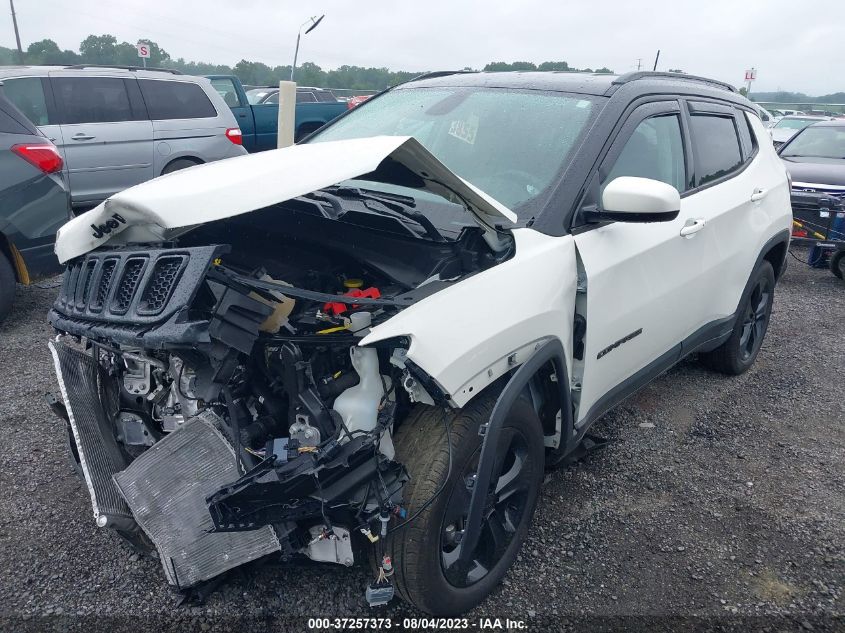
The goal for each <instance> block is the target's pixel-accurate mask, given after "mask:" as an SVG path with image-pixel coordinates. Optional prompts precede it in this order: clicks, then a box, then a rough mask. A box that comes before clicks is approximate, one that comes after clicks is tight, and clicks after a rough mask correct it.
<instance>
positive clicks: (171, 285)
mask: <svg viewBox="0 0 845 633" xmlns="http://www.w3.org/2000/svg"><path fill="white" fill-rule="evenodd" d="M227 250H228V249H227V247H225V246H221V245H209V246H189V247H183V248H178V247H177V248H168V247H148V248H143V249H137V250H136V249H131V248H121V249H115V250H110V251H96V252H93V253H89V254H88V255H86V256H85V257H81V258H79V259H78V260H77V261H75V262H73V263H71V264H69V265H68V267H67V270H66V271H65V277H64V282H63V284H62V289H61V292H60V293H59V296H58V298H57V299H56V301H55V303H54V304H53V310H52V311H51V313H50V322H51V323H53V324H54V325H55V324H56V323H58V322H60V321H62V319H69V321H67V322H65V323H64V325H63V326H62V327H65V328H67V327H69V326H70V324H71V323H77V324H80V325H79V328H78V330H75V331H77V332H89V331H90V332H92V333H93V332H94V330H93V329H91V328H92V327H94V326H95V325H96V326H97V327H99V325H103V326H105V325H106V324H107V325H108V327H109V328H112V329H114V330H115V331H117V330H120V331H124V330H126V331H127V332H129V331H135V332H136V333H137V332H139V331H150V330H149V327H150V326H152V325H158V324H160V323H162V322H163V321H165V320H167V319H170V318H171V317H173V316H174V315H176V313H177V312H181V311H182V310H183V309H185V308H187V307H188V306H189V305H190V304H191V302H192V301H193V299H194V296H195V295H196V292H197V290H198V289H199V288H200V286H201V285H202V283H203V280H204V279H205V276H206V274H207V272H208V269H209V267H211V266H212V262H213V261H214V259H215V258H216V257H218V256H219V255H220V254H221V253H223V252H227ZM179 323H180V327H181V323H182V321H180V322H179ZM81 324H87V325H81ZM185 327H190V326H188V325H186V326H185ZM121 328H123V330H121ZM127 328H128V329H127ZM64 331H69V330H67V329H65V330H64Z"/></svg>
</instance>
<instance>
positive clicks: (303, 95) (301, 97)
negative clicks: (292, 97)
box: [296, 90, 317, 103]
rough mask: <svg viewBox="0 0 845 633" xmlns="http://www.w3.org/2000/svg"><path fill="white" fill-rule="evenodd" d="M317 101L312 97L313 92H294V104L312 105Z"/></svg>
mask: <svg viewBox="0 0 845 633" xmlns="http://www.w3.org/2000/svg"><path fill="white" fill-rule="evenodd" d="M316 100H317V97H315V96H314V93H313V92H305V91H300V90H297V91H296V102H297V103H312V102H314V101H316Z"/></svg>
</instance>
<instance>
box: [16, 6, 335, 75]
mask: <svg viewBox="0 0 845 633" xmlns="http://www.w3.org/2000/svg"><path fill="white" fill-rule="evenodd" d="M9 1H10V2H11V0H9ZM324 17H326V15H325V14H323V15H321V16H320V17H319V18H318V17H317V16H314V15H312V16H311V17H310V18H308V19H307V20H305V22H303V23H302V24H301V25H300V27H299V32H298V33H297V34H296V49H294V52H293V66H291V67H290V80H291V81H293V75H294V72H296V58H297V57H299V40H300V39H301V38H302V28H303V27H304V26H305V25H307V24H310V25H311V26H309V27H308V28H307V29H306V31H305V35H308V34H309V33H310V32H311V31H313V30H314V29H316V28H317V25H318V24H319V23H320V22H322V21H323V18H324Z"/></svg>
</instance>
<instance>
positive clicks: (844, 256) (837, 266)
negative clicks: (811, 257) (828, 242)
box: [830, 248, 845, 279]
mask: <svg viewBox="0 0 845 633" xmlns="http://www.w3.org/2000/svg"><path fill="white" fill-rule="evenodd" d="M830 272H832V273H833V274H834V275H836V276H837V277H839V278H840V279H845V248H840V249H839V250H838V251H836V252H835V253H834V254H833V255H831V256H830Z"/></svg>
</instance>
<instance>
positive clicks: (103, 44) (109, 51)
mask: <svg viewBox="0 0 845 633" xmlns="http://www.w3.org/2000/svg"><path fill="white" fill-rule="evenodd" d="M79 55H80V57H81V58H82V61H83V62H85V63H88V64H116V63H117V60H116V56H117V38H116V37H115V36H114V35H89V36H88V37H86V38H85V39H84V40H82V43H81V44H80V45H79Z"/></svg>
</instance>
